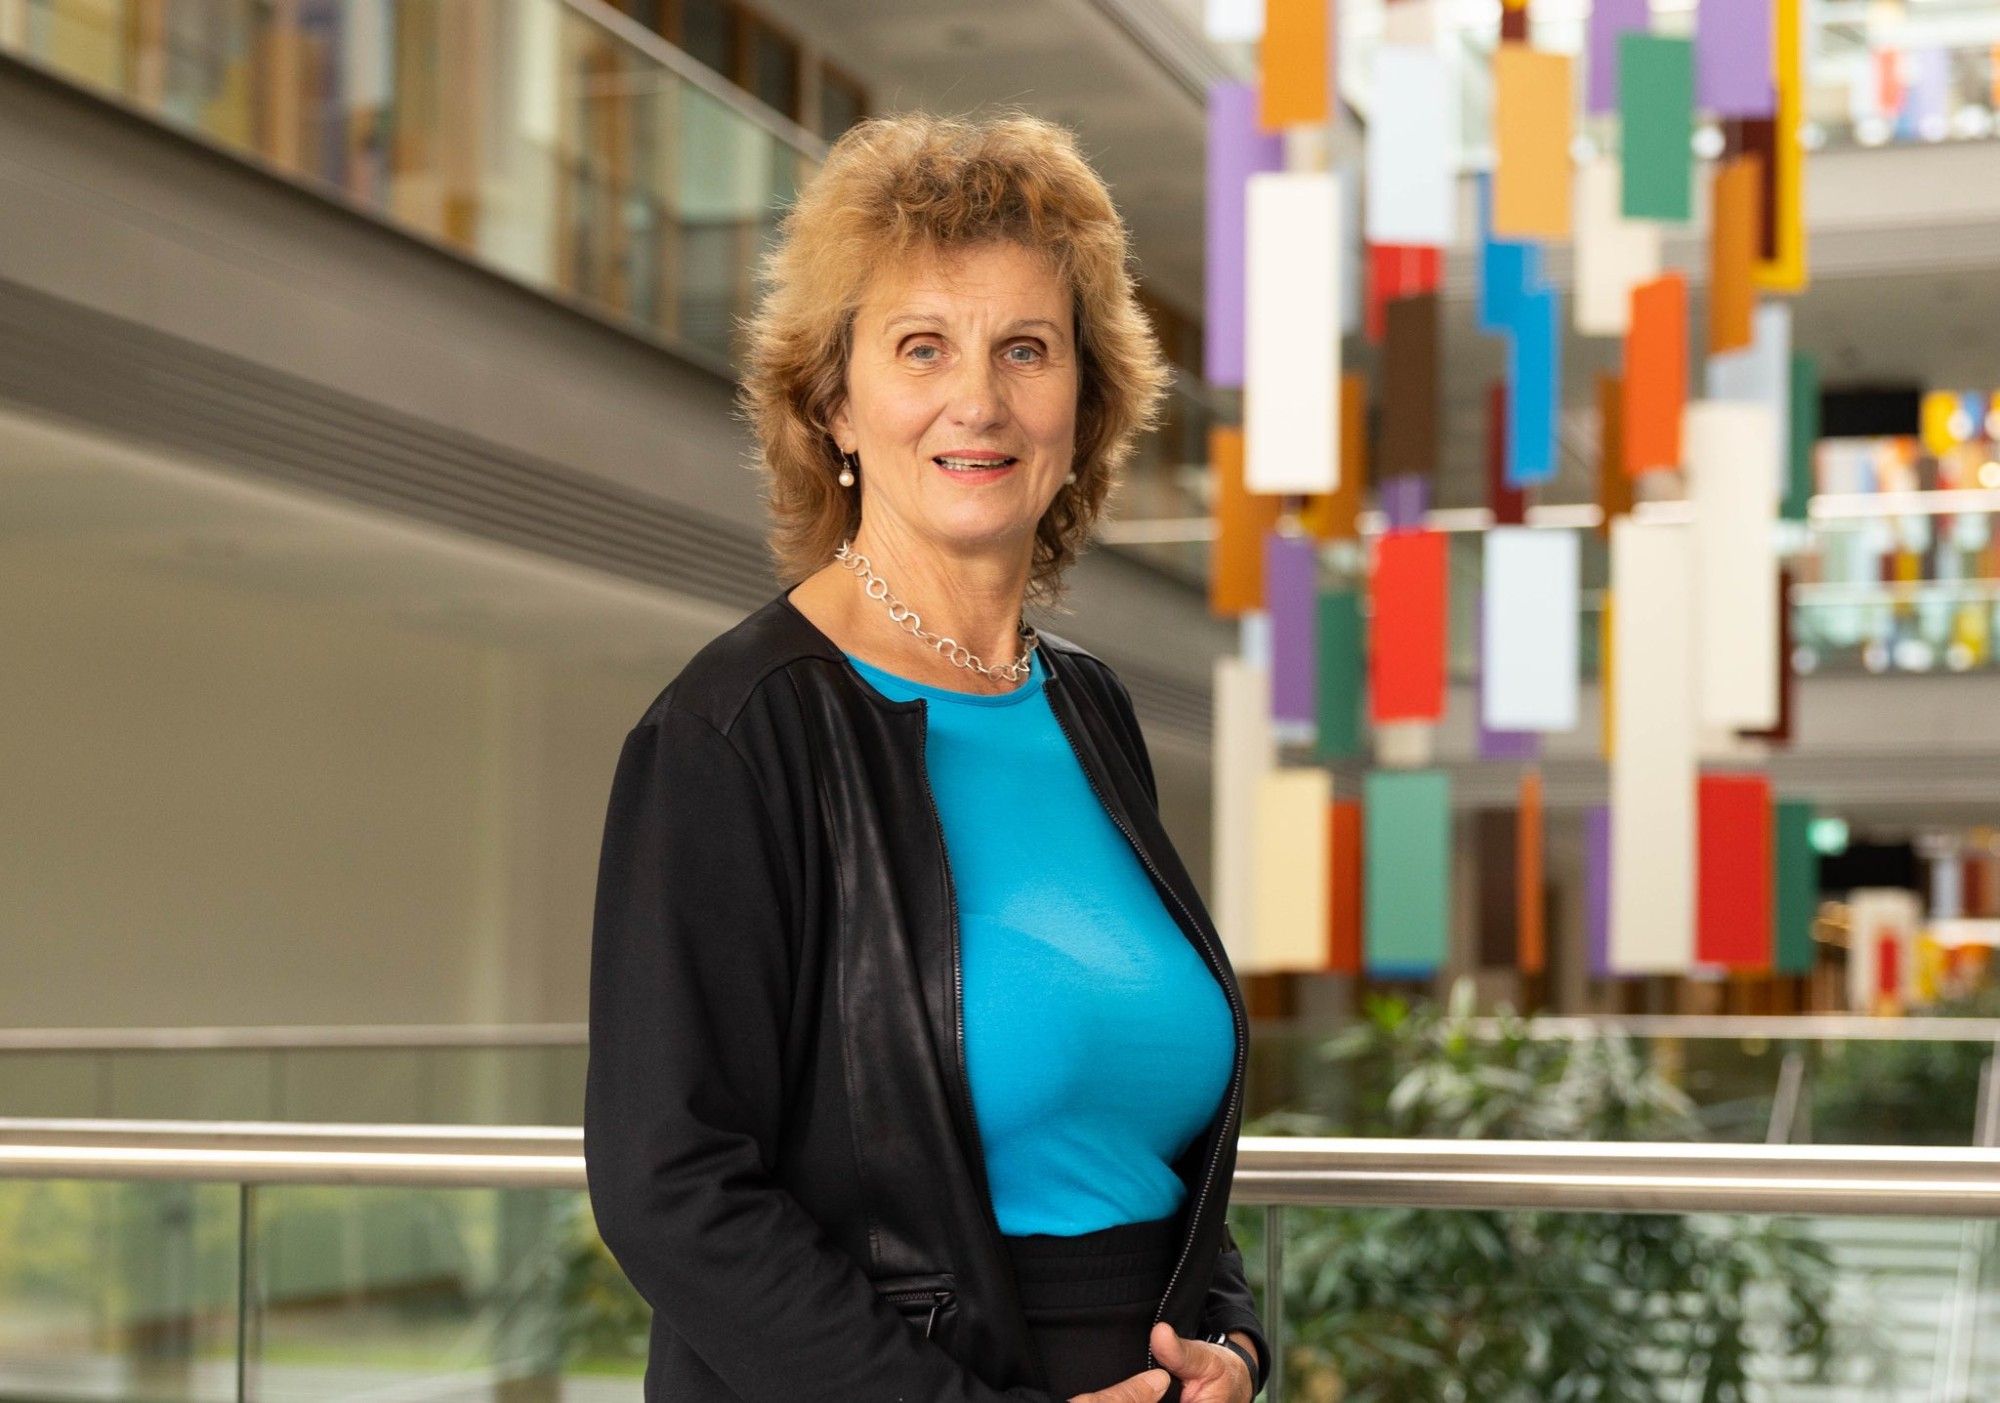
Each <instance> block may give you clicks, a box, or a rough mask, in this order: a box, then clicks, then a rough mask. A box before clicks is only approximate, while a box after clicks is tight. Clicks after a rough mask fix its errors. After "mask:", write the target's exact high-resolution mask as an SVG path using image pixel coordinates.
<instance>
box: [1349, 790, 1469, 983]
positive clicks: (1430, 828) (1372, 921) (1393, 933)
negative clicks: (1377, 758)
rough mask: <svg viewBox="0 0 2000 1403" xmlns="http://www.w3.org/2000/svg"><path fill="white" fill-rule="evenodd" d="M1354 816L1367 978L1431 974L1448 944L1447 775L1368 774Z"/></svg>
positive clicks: (1449, 852) (1448, 840) (1448, 844)
mask: <svg viewBox="0 0 2000 1403" xmlns="http://www.w3.org/2000/svg"><path fill="white" fill-rule="evenodd" d="M1361 811H1362V818H1363V825H1364V836H1363V839H1362V849H1363V851H1362V861H1363V864H1364V866H1365V869H1366V875H1365V876H1364V877H1363V878H1362V904H1363V908H1364V910H1365V912H1366V927H1367V929H1366V942H1365V947H1364V950H1365V963H1366V965H1367V969H1368V973H1369V974H1370V975H1372V976H1374V977H1376V978H1383V979H1396V978H1401V979H1410V978H1421V977H1426V976H1428V975H1431V974H1433V973H1435V972H1436V970H1437V969H1438V967H1439V966H1440V965H1442V964H1443V963H1444V960H1445V953H1446V950H1447V948H1448V946H1449V941H1450V930H1451V780H1450V777H1449V776H1447V775H1446V774H1445V773H1444V772H1443V771H1442V770H1371V771H1370V772H1369V774H1368V776H1367V778H1366V779H1365V780H1364V781H1363V784H1362V794H1361Z"/></svg>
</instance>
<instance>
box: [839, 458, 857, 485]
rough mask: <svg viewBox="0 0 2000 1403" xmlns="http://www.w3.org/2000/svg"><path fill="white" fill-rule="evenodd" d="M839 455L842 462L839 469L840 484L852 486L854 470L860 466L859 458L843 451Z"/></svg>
mask: <svg viewBox="0 0 2000 1403" xmlns="http://www.w3.org/2000/svg"><path fill="white" fill-rule="evenodd" d="M840 456H841V460H842V462H843V464H844V466H843V467H842V468H841V470H840V485H841V486H842V487H852V486H854V470H855V469H856V468H858V467H860V466H861V460H860V459H859V458H857V457H855V456H854V455H853V454H852V453H843V454H841V455H840Z"/></svg>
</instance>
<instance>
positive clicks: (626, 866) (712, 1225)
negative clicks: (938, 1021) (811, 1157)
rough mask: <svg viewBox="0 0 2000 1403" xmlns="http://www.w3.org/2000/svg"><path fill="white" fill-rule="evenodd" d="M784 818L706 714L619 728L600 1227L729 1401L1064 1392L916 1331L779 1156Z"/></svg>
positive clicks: (596, 1148) (591, 1160) (597, 1004)
mask: <svg viewBox="0 0 2000 1403" xmlns="http://www.w3.org/2000/svg"><path fill="white" fill-rule="evenodd" d="M778 831H779V830H778V829H777V826H776V825H775V824H774V823H773V822H772V816H771V812H770V810H769V808H768V807H767V805H766V803H765V801H764V798H763V796H762V795H761V793H760V792H759V790H758V787H757V785H756V782H755V779H754V776H753V774H752V772H751V770H750V767H749V764H748V762H747V761H746V760H745V759H744V757H743V755H742V754H741V753H740V752H739V751H738V749H737V748H736V746H735V744H734V743H733V742H732V741H731V740H730V739H729V738H728V737H727V736H725V735H723V734H722V733H721V732H720V731H718V730H717V729H716V728H715V727H714V726H713V725H711V724H710V723H709V722H708V721H706V720H705V719H703V718H701V717H699V716H697V715H695V714H693V713H690V712H686V711H676V710H673V709H672V708H671V706H669V708H668V709H667V710H665V711H664V712H662V713H660V714H659V716H658V717H657V719H654V718H649V719H648V720H646V721H643V722H641V723H640V724H639V725H638V726H636V727H635V728H633V730H632V731H631V732H630V734H629V735H628V736H627V737H626V739H625V743H624V747H623V749H622V751H621V752H620V754H619V757H618V763H617V768H616V772H615V775H614V777H613V780H612V787H611V797H610V803H609V810H608V813H607V815H606V818H605V826H604V841H603V849H602V853H601V856H600V861H599V870H598V878H597V901H596V913H595V922H594V926H593V930H592V936H591V960H590V1031H589V1063H588V1069H587V1072H586V1076H585V1094H584V1113H583V1122H584V1123H583V1133H584V1161H585V1170H586V1178H587V1181H588V1185H589V1191H590V1204H591V1211H592V1213H593V1214H594V1216H595V1218H596V1221H597V1228H598V1232H599V1234H600V1235H601V1236H602V1238H603V1240H604V1243H605V1246H606V1247H607V1248H609V1249H610V1251H611V1254H612V1256H613V1257H614V1258H616V1259H617V1262H618V1264H619V1266H620V1267H622V1268H623V1269H624V1272H625V1274H626V1276H627V1277H629V1278H630V1279H631V1282H632V1284H633V1286H634V1287H635V1288H636V1289H637V1290H638V1292H639V1294H640V1295H641V1296H642V1297H644V1298H645V1300H646V1302H647V1304H648V1305H650V1306H651V1307H652V1308H653V1311H654V1312H655V1314H656V1315H657V1316H659V1317H660V1318H661V1319H662V1320H663V1321H664V1322H665V1323H666V1324H667V1325H669V1326H670V1327H671V1328H672V1329H673V1331H674V1332H675V1333H676V1334H678V1335H679V1336H681V1338H682V1339H684V1340H685V1341H686V1342H687V1343H688V1345H689V1347H690V1348H691V1349H692V1350H693V1351H694V1352H695V1353H696V1354H698V1355H699V1356H700V1357H701V1359H702V1360H703V1362H704V1363H706V1364H707V1365H708V1367H709V1368H710V1369H711V1370H713V1371H714V1372H715V1374H716V1375H717V1376H718V1377H720V1378H721V1379H722V1381H723V1382H724V1383H726V1384H727V1385H728V1386H729V1388H730V1390H731V1391H732V1392H733V1393H734V1394H735V1395H736V1396H737V1397H738V1398H740V1399H742V1400H744V1403H797V1400H800V1399H806V1398H811V1399H819V1400H827V1403H850V1401H851V1403H881V1400H884V1399H900V1400H904V1403H1006V1400H1013V1403H1058V1400H1055V1399H1054V1398H1053V1397H1052V1396H1051V1395H1049V1394H1047V1393H1045V1392H1042V1391H1040V1390H1037V1389H1028V1388H1020V1389H1014V1390H1011V1391H1006V1392H1002V1391H1000V1390H998V1389H995V1388H992V1387H989V1386H988V1385H986V1384H984V1383H982V1382H981V1381H980V1380H979V1379H977V1378H976V1377H974V1376H973V1375H972V1374H971V1373H970V1372H968V1371H967V1370H966V1369H965V1367H964V1366H962V1365H961V1364H959V1363H958V1361H957V1360H956V1359H954V1358H953V1357H952V1356H951V1355H950V1354H949V1353H947V1352H946V1351H945V1350H944V1348H943V1347H942V1346H941V1345H939V1344H938V1343H937V1342H935V1341H932V1340H927V1339H925V1338H923V1337H922V1336H921V1335H919V1334H918V1333H917V1332H916V1331H915V1330H914V1329H912V1328H911V1326H910V1324H909V1323H908V1322H907V1321H905V1319H904V1318H903V1317H902V1316H901V1315H900V1314H899V1313H898V1312H897V1311H896V1310H895V1309H894V1307H893V1306H891V1305H890V1304H889V1303H888V1302H887V1301H886V1300H884V1299H882V1298H881V1297H880V1296H878V1295H877V1294H876V1292H875V1289H874V1287H873V1285H872V1284H871V1282H870V1281H869V1279H868V1277H867V1275H866V1274H865V1273H864V1272H863V1271H862V1269H861V1267H860V1265H859V1264H857V1263H856V1262H855V1261H854V1259H853V1258H852V1257H850V1256H848V1255H847V1254H846V1253H845V1252H844V1251H842V1250H841V1249H840V1248H838V1247H837V1246H835V1245H834V1244H833V1243H832V1241H831V1240H830V1239H829V1238H828V1237H827V1236H826V1234H825V1233H824V1232H823V1231H822V1229H821V1227H820V1225H819V1224H818V1222H817V1221H815V1220H814V1219H813V1218H812V1217H811V1216H810V1215H809V1214H808V1213H807V1212H806V1211H805V1209H804V1208H803V1207H802V1206H801V1205H800V1203H799V1201H798V1200H797V1198H795V1197H794V1196H793V1195H792V1194H791V1193H790V1191H789V1190H787V1189H786V1188H784V1187H783V1186H782V1184H780V1183H779V1182H777V1180H776V1179H775V1177H774V1175H773V1168H774V1166H775V1164H776V1157H777V1152H778V1146H779V1144H780V1127H781V1124H782V1117H783V1114H784V1105H783V1078H782V1070H781V1064H782V1060H783V1059H782V1056H781V1050H782V1048H783V1046H784V1038H785V1033H786V1025H787V1022H788V1015H789V1010H790V1007H791V997H792V985H793V978H794V976H793V971H794V967H795V959H794V953H793V944H794V940H793V929H792V927H793V914H794V910H795V901H796V894H795V893H794V891H793V888H792V886H791V885H790V881H791V879H790V875H789V873H788V872H787V870H786V866H785V864H784V862H783V861H782V860H781V858H780V853H781V851H782V849H781V847H780V845H779V843H778V841H777V836H776V835H777V832H778Z"/></svg>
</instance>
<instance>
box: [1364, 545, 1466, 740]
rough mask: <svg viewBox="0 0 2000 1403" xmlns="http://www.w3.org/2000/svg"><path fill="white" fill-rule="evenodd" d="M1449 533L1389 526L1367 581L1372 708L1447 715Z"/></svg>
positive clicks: (1375, 716)
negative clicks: (1389, 529) (1447, 575)
mask: <svg viewBox="0 0 2000 1403" xmlns="http://www.w3.org/2000/svg"><path fill="white" fill-rule="evenodd" d="M1446 574H1447V571H1446V561H1445V536H1444V533H1443V532H1441V531H1385V532H1384V533H1383V534H1382V535H1381V537H1380V538H1379V539H1378V540H1377V541H1376V543H1375V570H1374V574H1373V575H1372V576H1371V577H1370V579H1369V582H1368V591H1369V595H1368V597H1369V603H1370V606H1371V607H1370V612H1369V615H1368V715H1369V717H1370V719H1372V720H1374V721H1377V722H1381V721H1436V720H1438V719H1440V718H1441V717H1442V716H1443V715H1444V649H1445V603H1446V589H1447V585H1446Z"/></svg>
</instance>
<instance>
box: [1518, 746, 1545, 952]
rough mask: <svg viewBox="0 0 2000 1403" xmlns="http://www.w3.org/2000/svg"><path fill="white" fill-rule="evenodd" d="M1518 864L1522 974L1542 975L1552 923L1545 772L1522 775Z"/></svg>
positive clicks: (1533, 771) (1529, 772) (1534, 771)
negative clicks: (1545, 887)
mask: <svg viewBox="0 0 2000 1403" xmlns="http://www.w3.org/2000/svg"><path fill="white" fill-rule="evenodd" d="M1515 832H1516V834H1517V837H1516V840H1515V841H1516V842H1517V844H1518V846H1517V847H1516V849H1515V860H1516V862H1517V864H1518V866H1517V868H1516V876H1515V882H1514V894H1515V896H1514V899H1515V900H1516V901H1517V902H1519V903H1520V908H1519V909H1520V914H1519V916H1518V917H1517V918H1516V922H1515V924H1516V927H1517V929H1518V930H1519V932H1520V950H1521V973H1523V974H1540V973H1541V972H1542V971H1543V970H1544V969H1545V968H1547V966H1548V948H1549V942H1548V922H1547V919H1546V914H1545V913H1544V911H1543V909H1542V772H1541V771H1540V770H1528V771H1526V772H1525V773H1523V774H1522V776H1521V809H1520V822H1519V825H1518V827H1517V828H1516V830H1515Z"/></svg>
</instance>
